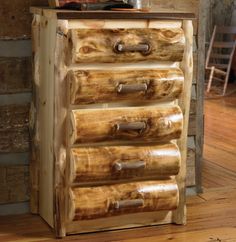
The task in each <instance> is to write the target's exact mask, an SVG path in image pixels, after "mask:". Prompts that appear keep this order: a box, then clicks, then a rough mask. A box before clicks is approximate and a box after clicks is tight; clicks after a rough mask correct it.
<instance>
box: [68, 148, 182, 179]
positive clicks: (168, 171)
mask: <svg viewBox="0 0 236 242" xmlns="http://www.w3.org/2000/svg"><path fill="white" fill-rule="evenodd" d="M180 159H181V158H180V152H179V149H178V147H177V146H176V145H175V144H167V145H155V146H120V147H117V146H108V147H97V148H95V147H89V148H77V149H72V150H71V159H70V162H71V169H70V180H71V182H83V181H99V180H108V181H109V180H119V179H124V178H126V179H127V178H135V177H150V176H158V175H159V176H170V175H177V174H178V172H179V168H180ZM140 162H143V163H144V165H143V167H135V164H137V163H140ZM117 163H118V164H124V163H125V164H127V165H128V164H129V166H130V168H128V169H122V168H121V170H120V171H119V170H116V169H115V165H116V164H117Z"/></svg>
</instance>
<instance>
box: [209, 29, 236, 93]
mask: <svg viewBox="0 0 236 242" xmlns="http://www.w3.org/2000/svg"><path fill="white" fill-rule="evenodd" d="M235 35H236V27H225V26H221V27H219V26H215V27H214V31H213V35H212V38H211V42H210V46H209V50H208V53H207V58H206V66H205V67H206V70H208V71H210V75H209V81H208V85H207V92H210V90H211V85H212V80H213V79H215V80H217V81H220V82H222V83H223V84H224V87H223V96H224V95H225V93H226V89H227V85H228V80H229V74H230V69H231V64H232V60H233V56H234V51H235V47H236V40H235Z"/></svg>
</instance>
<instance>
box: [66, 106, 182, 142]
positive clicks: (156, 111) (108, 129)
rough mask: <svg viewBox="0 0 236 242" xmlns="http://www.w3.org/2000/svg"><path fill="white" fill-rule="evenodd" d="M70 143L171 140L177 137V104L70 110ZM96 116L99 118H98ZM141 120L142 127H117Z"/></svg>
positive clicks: (180, 118) (180, 120)
mask: <svg viewBox="0 0 236 242" xmlns="http://www.w3.org/2000/svg"><path fill="white" fill-rule="evenodd" d="M71 120H72V126H73V128H72V129H73V131H72V137H71V143H72V144H79V143H87V142H101V141H114V140H115V141H118V140H123V141H126V140H134V141H142V142H143V141H158V142H164V141H170V140H172V139H178V138H179V137H180V135H181V131H182V126H183V116H182V112H181V110H180V108H179V107H178V106H156V107H145V108H123V109H121V108H117V109H102V110H96V109H93V110H73V111H72V112H71ZM98 120H99V121H98ZM136 122H143V123H145V124H146V126H145V127H144V128H143V129H139V128H137V129H131V128H130V129H129V128H127V129H125V130H119V129H118V127H119V125H122V124H131V125H132V124H133V123H136Z"/></svg>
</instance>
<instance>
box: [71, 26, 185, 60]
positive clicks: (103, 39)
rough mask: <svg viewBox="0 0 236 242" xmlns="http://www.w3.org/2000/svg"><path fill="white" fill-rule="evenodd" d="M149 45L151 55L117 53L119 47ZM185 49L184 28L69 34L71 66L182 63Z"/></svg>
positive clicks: (73, 32) (76, 32) (103, 30)
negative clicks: (118, 45) (120, 45)
mask: <svg viewBox="0 0 236 242" xmlns="http://www.w3.org/2000/svg"><path fill="white" fill-rule="evenodd" d="M119 43H120V44H123V45H125V46H135V45H138V44H148V45H149V51H147V53H141V52H138V51H131V52H130V51H125V52H120V53H119V52H117V51H116V50H115V48H116V47H115V46H116V45H117V44H119ZM184 45H185V38H184V32H183V30H182V29H181V28H169V29H147V28H145V29H93V30H91V29H72V30H69V32H68V50H67V51H68V53H67V54H68V57H67V58H68V59H67V62H68V63H72V64H76V63H96V62H99V63H102V62H104V63H116V62H138V61H154V60H159V61H181V60H182V58H183V52H184Z"/></svg>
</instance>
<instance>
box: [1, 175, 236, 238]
mask: <svg viewBox="0 0 236 242" xmlns="http://www.w3.org/2000/svg"><path fill="white" fill-rule="evenodd" d="M217 180H218V178H217ZM235 203H236V189H235V188H230V189H225V188H224V187H222V188H217V189H207V190H205V192H204V194H201V195H198V196H189V197H188V198H187V206H188V224H187V225H186V226H176V225H168V226H151V227H144V228H138V229H128V230H119V231H115V232H102V233H90V234H84V235H74V236H68V237H67V238H64V239H62V240H60V241H63V242H64V241H67V242H74V241H78V242H84V241H89V242H105V241H109V242H147V241H148V242H163V241H174V242H189V241H191V242H199V241H200V242H209V241H212V242H213V241H214V242H215V241H217V242H218V241H220V240H221V241H222V242H234V241H236V229H235V226H236V207H235ZM229 214H230V216H229ZM222 221H224V222H223V223H222ZM0 228H1V230H0V237H1V240H2V241H7V242H16V241H37V242H38V241H41V242H56V241H58V240H57V239H55V235H54V233H53V232H52V231H51V229H50V228H49V227H48V226H47V225H46V224H45V223H44V222H43V220H42V219H40V218H39V217H38V216H33V215H30V214H25V215H13V216H3V217H1V219H0ZM12 228H14V230H13V229H12Z"/></svg>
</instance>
